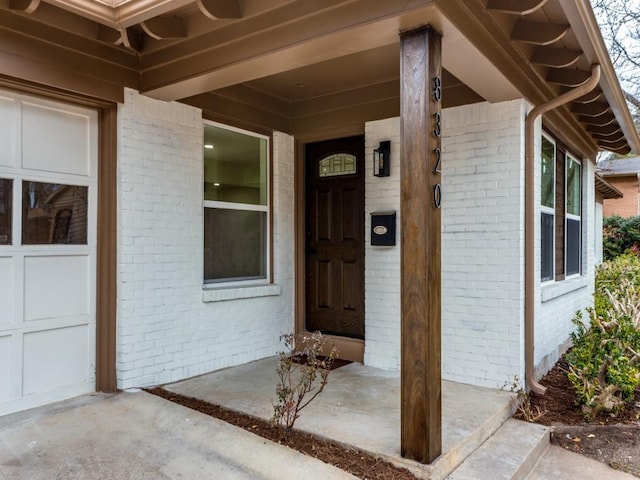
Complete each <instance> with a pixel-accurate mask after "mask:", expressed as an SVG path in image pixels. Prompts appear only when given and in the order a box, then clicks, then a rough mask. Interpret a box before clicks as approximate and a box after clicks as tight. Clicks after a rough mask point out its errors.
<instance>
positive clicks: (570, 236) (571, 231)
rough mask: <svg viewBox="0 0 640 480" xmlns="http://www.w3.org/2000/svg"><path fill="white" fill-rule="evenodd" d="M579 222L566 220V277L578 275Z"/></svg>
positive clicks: (579, 250) (579, 251) (579, 249)
mask: <svg viewBox="0 0 640 480" xmlns="http://www.w3.org/2000/svg"><path fill="white" fill-rule="evenodd" d="M581 250H582V249H581V248H580V220H573V219H571V218H567V275H573V274H576V273H580V253H581Z"/></svg>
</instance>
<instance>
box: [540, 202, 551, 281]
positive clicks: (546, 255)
mask: <svg viewBox="0 0 640 480" xmlns="http://www.w3.org/2000/svg"><path fill="white" fill-rule="evenodd" d="M553 223H554V221H553V215H551V214H548V213H543V214H542V215H541V233H542V241H541V245H540V247H541V248H540V250H541V254H540V255H541V258H540V261H541V279H542V281H546V280H553V255H554V251H553V232H554V228H553Z"/></svg>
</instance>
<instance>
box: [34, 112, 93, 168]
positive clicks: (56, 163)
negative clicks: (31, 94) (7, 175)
mask: <svg viewBox="0 0 640 480" xmlns="http://www.w3.org/2000/svg"><path fill="white" fill-rule="evenodd" d="M90 126H91V117H90V116H89V115H88V114H80V113H76V112H70V111H67V109H61V108H60V109H59V108H55V107H52V106H48V105H47V106H45V105H40V104H34V103H27V102H24V103H23V106H22V138H23V142H22V167H23V168H27V169H32V170H41V171H47V172H55V173H69V174H74V175H89V173H90V158H91V155H90V151H89V145H90V143H91V138H90V137H91V128H90ZM34 138H37V139H38V141H33V140H29V139H34ZM60 139H64V141H60Z"/></svg>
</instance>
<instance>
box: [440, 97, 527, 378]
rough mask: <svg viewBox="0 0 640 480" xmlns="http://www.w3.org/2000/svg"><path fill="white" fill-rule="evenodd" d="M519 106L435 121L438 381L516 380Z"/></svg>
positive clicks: (459, 112)
mask: <svg viewBox="0 0 640 480" xmlns="http://www.w3.org/2000/svg"><path fill="white" fill-rule="evenodd" d="M524 118H525V104H524V102H523V101H521V100H516V101H511V102H502V103H497V104H489V103H477V104H473V105H466V106H461V107H455V108H450V109H446V110H445V111H444V112H443V122H444V124H443V139H442V151H443V157H442V158H443V160H442V165H443V173H442V175H443V201H442V374H443V377H444V378H447V379H449V380H455V381H459V382H463V383H471V384H475V385H482V386H487V387H494V388H495V387H499V386H502V385H503V384H504V383H505V382H506V381H508V380H513V378H514V376H515V375H518V376H519V377H520V378H522V377H523V371H524V365H523V351H524V350H523V339H524V232H523V215H524V162H523V158H524Z"/></svg>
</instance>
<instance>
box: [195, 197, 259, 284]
mask: <svg viewBox="0 0 640 480" xmlns="http://www.w3.org/2000/svg"><path fill="white" fill-rule="evenodd" d="M266 226H267V214H266V213H265V212H253V211H245V210H229V209H221V208H205V209H204V280H205V282H206V281H215V280H223V279H224V280H231V279H237V280H245V279H252V278H266V271H267V268H266V249H267V241H266V238H267V228H266Z"/></svg>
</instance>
